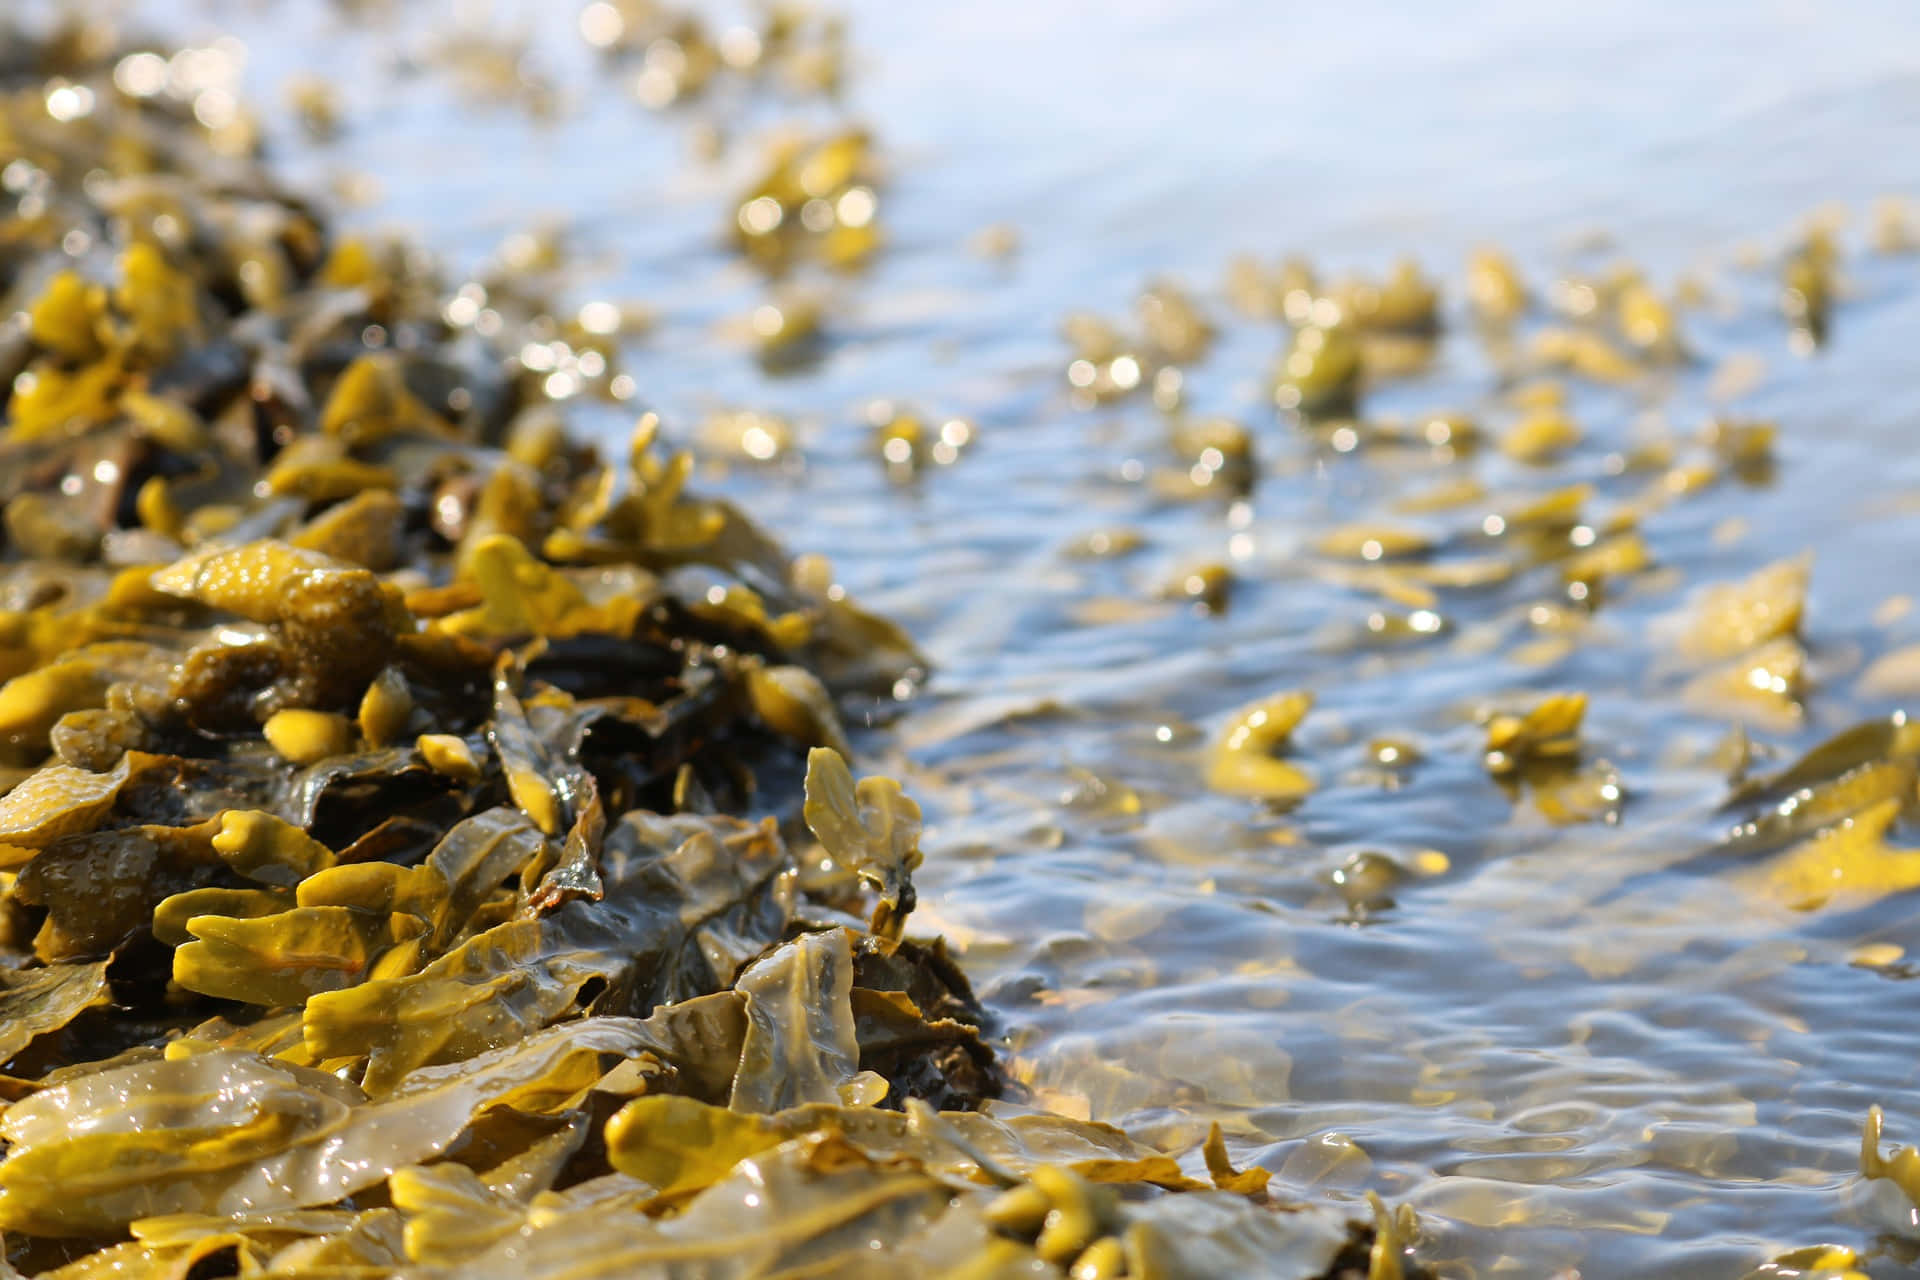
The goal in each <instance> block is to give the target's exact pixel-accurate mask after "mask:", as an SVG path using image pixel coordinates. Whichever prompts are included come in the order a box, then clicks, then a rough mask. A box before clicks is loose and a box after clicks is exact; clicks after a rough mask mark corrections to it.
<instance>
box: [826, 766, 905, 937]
mask: <svg viewBox="0 0 1920 1280" xmlns="http://www.w3.org/2000/svg"><path fill="white" fill-rule="evenodd" d="M802 814H803V815H804V816H805V818H806V822H807V828H808V829H809V830H810V831H812V832H813V834H814V838H815V839H817V840H819V841H820V844H821V847H822V848H824V849H825V850H826V851H827V853H828V855H829V856H831V857H832V858H834V859H835V860H836V861H838V862H839V863H841V864H842V865H843V866H847V867H850V868H851V869H853V870H854V871H856V872H858V873H859V874H860V876H861V877H862V878H864V879H866V880H868V881H869V882H871V883H872V884H873V885H874V886H875V887H876V888H877V889H879V891H880V897H881V901H882V902H883V903H885V904H886V906H887V907H888V908H889V909H890V913H891V916H892V919H893V920H894V921H895V922H896V923H897V922H898V921H899V920H901V919H903V918H904V917H905V916H906V915H907V913H909V912H911V911H912V910H913V905H914V892H913V878H912V877H913V871H914V869H915V868H917V867H918V866H919V865H920V806H919V805H918V804H915V803H914V801H913V800H912V798H911V797H909V796H908V795H906V793H905V792H903V791H902V790H901V789H900V784H899V783H897V782H895V781H894V780H893V779H891V778H881V777H871V778H862V779H861V780H860V781H859V782H858V783H857V784H856V783H855V782H854V780H853V773H852V771H851V770H849V769H848V768H847V762H846V761H845V760H844V759H842V758H841V756H840V753H839V752H837V751H835V750H833V749H832V748H831V747H815V748H813V749H812V750H811V751H809V752H808V753H807V779H806V803H805V806H804V808H803V809H802Z"/></svg>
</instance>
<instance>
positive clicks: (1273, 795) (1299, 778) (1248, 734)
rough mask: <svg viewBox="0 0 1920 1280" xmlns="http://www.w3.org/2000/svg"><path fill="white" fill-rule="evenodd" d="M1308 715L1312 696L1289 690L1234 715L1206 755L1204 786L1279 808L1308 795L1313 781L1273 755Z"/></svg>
mask: <svg viewBox="0 0 1920 1280" xmlns="http://www.w3.org/2000/svg"><path fill="white" fill-rule="evenodd" d="M1312 709H1313V695H1312V694H1311V693H1306V692H1303V691H1300V690H1293V691H1289V692H1286V693H1278V694H1274V695H1273V696H1271V697H1267V698H1262V699H1260V700H1259V701H1258V702H1253V703H1249V704H1248V705H1247V706H1244V707H1242V708H1240V709H1239V710H1238V711H1236V712H1234V713H1233V717H1232V718H1231V719H1230V720H1228V722H1227V726H1226V728H1225V729H1224V730H1222V732H1221V734H1220V737H1219V739H1218V740H1217V741H1216V742H1215V743H1214V745H1213V747H1212V748H1211V749H1210V750H1209V753H1208V758H1207V785H1208V786H1209V787H1211V788H1212V789H1213V790H1215V791H1218V792H1221V793H1222V794H1225V795H1234V796H1250V797H1253V798H1256V799H1261V800H1273V801H1282V802H1285V801H1297V800H1301V799H1304V798H1305V797H1306V796H1307V795H1309V794H1311V793H1312V791H1313V788H1314V780H1313V775H1312V774H1310V773H1308V772H1307V771H1306V770H1305V769H1303V768H1301V767H1300V766H1299V765H1296V764H1294V763H1292V762H1291V761H1288V760H1283V759H1281V758H1279V756H1278V755H1277V754H1276V753H1277V752H1278V751H1280V750H1281V749H1282V748H1284V747H1285V745H1286V743H1287V740H1288V739H1289V738H1290V737H1291V736H1292V734H1293V731H1294V729H1295V728H1296V727H1297V726H1298V725H1299V723H1300V722H1301V721H1302V720H1304V719H1305V718H1306V715H1307V712H1308V711H1310V710H1312Z"/></svg>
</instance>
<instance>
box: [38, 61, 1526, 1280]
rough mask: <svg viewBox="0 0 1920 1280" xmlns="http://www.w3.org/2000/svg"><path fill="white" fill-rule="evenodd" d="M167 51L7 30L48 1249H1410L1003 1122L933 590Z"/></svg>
mask: <svg viewBox="0 0 1920 1280" xmlns="http://www.w3.org/2000/svg"><path fill="white" fill-rule="evenodd" d="M156 66H159V67H161V68H162V69H164V66H165V59H164V57H163V55H162V54H160V53H158V52H156V51H154V50H152V49H147V48H131V47H120V46H117V45H112V44H107V43H103V42H102V40H101V38H100V36H99V35H98V33H97V32H96V31H95V30H94V29H92V28H88V27H85V26H72V27H66V28H62V29H59V30H57V31H55V32H54V33H52V34H51V35H49V36H47V37H45V38H43V39H35V38H30V37H28V36H24V35H19V34H13V35H10V36H9V37H8V39H7V41H6V44H5V53H4V58H3V61H0V89H3V90H4V99H0V155H4V157H5V162H4V170H0V182H3V183H4V186H5V191H6V196H7V203H8V208H7V211H6V213H5V215H4V220H0V288H4V290H5V292H6V295H7V299H8V302H7V306H6V307H5V309H4V310H5V312H6V313H7V314H9V315H11V316H13V317H14V318H13V319H12V320H10V321H8V322H7V324H6V326H5V328H4V329H0V374H3V375H4V376H3V377H0V385H5V386H7V387H8V388H10V390H9V392H8V394H7V398H6V401H5V411H4V425H3V426H0V499H3V500H4V503H5V513H4V527H5V549H6V560H5V564H4V566H0V677H4V679H5V683H4V685H3V686H0V755H3V756H4V767H5V785H6V790H5V794H4V795H3V796H0V948H3V950H0V955H3V956H4V959H5V966H4V968H0V1061H3V1064H4V1070H5V1074H4V1076H0V1096H4V1098H5V1100H6V1104H7V1105H6V1109H5V1111H4V1112H3V1113H0V1139H3V1140H4V1142H5V1150H4V1155H0V1231H4V1233H5V1244H6V1253H5V1268H6V1271H7V1273H9V1274H47V1275H52V1276H60V1277H73V1278H76V1280H77V1278H79V1277H94V1276H121V1275H136V1274H137V1275H148V1274H151V1275H171V1276H188V1275H191V1276H195V1277H207V1276H216V1275H230V1274H245V1275H275V1276H306V1275H311V1276H319V1275H341V1274H353V1275H356V1276H380V1275H396V1276H400V1275H404V1276H435V1275H444V1276H456V1275H457V1276H490V1275H498V1276H515V1277H520V1276H539V1277H556V1278H558V1277H570V1276H581V1277H584V1276H592V1275H621V1276H641V1275H661V1276H666V1275H674V1276H691V1275H702V1276H749V1275H752V1276H774V1275H783V1276H800V1275H848V1276H852V1275H869V1274H872V1275H881V1274H886V1275H894V1274H901V1273H902V1272H903V1271H908V1272H911V1273H913V1274H924V1275H948V1276H955V1277H959V1276H967V1277H986V1276H1013V1275H1046V1274H1066V1275H1071V1276H1073V1277H1076V1278H1078V1280H1095V1278H1097V1277H1118V1276H1137V1277H1159V1276H1185V1275H1221V1274H1256V1273H1257V1274H1264V1275H1286V1276H1297V1277H1301V1278H1303V1280H1306V1278H1309V1277H1316V1276H1323V1275H1349V1274H1350V1275H1354V1276H1359V1275H1368V1276H1371V1277H1373V1278H1374V1280H1387V1278H1389V1277H1396V1276H1400V1275H1402V1274H1405V1273H1406V1272H1405V1270H1404V1268H1406V1267H1409V1266H1411V1264H1410V1263H1408V1262H1406V1261H1405V1258H1404V1250H1405V1246H1406V1244H1407V1241H1408V1238H1409V1233H1410V1231H1411V1223H1410V1221H1409V1219H1408V1218H1407V1217H1406V1215H1404V1214H1402V1215H1395V1214H1393V1213H1390V1212H1388V1211H1387V1210H1386V1208H1385V1207H1384V1206H1383V1205H1381V1204H1380V1203H1379V1202H1378V1201H1377V1200H1376V1201H1375V1204H1374V1208H1375V1216H1374V1220H1373V1222H1371V1223H1365V1224H1361V1223H1354V1222H1350V1221H1348V1220H1347V1219H1346V1218H1345V1217H1344V1216H1343V1215H1341V1214H1338V1213H1335V1212H1334V1211H1332V1210H1330V1209H1328V1208H1324V1207H1315V1206H1305V1205H1294V1204H1289V1203H1284V1202H1279V1201H1276V1200H1275V1199H1274V1198H1273V1197H1271V1196H1270V1195H1269V1194H1268V1192H1267V1190H1266V1183H1267V1175H1266V1174H1265V1173H1264V1172H1263V1171H1260V1170H1257V1169H1255V1170H1242V1169H1237V1168H1236V1167H1235V1166H1234V1164H1233V1162H1232V1161H1231V1160H1230V1158H1229V1156H1228V1153H1227V1151H1226V1149H1225V1146H1224V1143H1223V1142H1222V1141H1221V1140H1220V1137H1219V1134H1218V1133H1217V1132H1216V1133H1215V1134H1214V1136H1213V1138H1212V1139H1211V1140H1210V1141H1209V1143H1208V1144H1207V1146H1206V1148H1205V1150H1204V1152H1203V1153H1201V1154H1202V1158H1203V1160H1204V1171H1205V1176H1204V1177H1196V1176H1193V1175H1192V1174H1190V1173H1188V1172H1187V1171H1186V1170H1187V1169H1188V1168H1193V1167H1196V1166H1194V1165H1193V1164H1192V1163H1191V1162H1189V1164H1187V1165H1183V1164H1182V1163H1181V1162H1180V1161H1179V1160H1176V1159H1174V1158H1173V1157H1171V1156H1170V1155H1168V1154H1167V1153H1165V1152H1162V1151H1160V1150H1157V1149H1155V1148H1152V1147H1150V1146H1147V1145H1145V1144H1143V1143H1141V1142H1138V1141H1136V1140H1134V1139H1131V1138H1129V1137H1128V1136H1127V1135H1126V1134H1124V1133H1122V1132H1120V1131H1119V1130H1116V1129H1113V1128H1111V1127H1108V1126H1105V1125H1101V1124H1097V1123H1091V1122H1087V1121H1082V1120H1075V1119H1070V1118H1067V1117H1065V1116H1058V1115H1050V1114H1046V1113H1044V1112H1040V1111H1034V1110H1028V1109H1021V1108H1018V1107H1003V1108H1000V1109H994V1108H992V1107H988V1108H987V1110H986V1111H984V1112H983V1110H982V1106H983V1104H986V1103H988V1101H989V1100H990V1099H993V1098H995V1097H996V1096H998V1095H1000V1094H1002V1093H1003V1092H1005V1091H1006V1090H1007V1082H1006V1080H1005V1079H1004V1077H1003V1073H1002V1071H1001V1070H1000V1068H999V1066H998V1064H997V1062H996V1056H995V1052H994V1050H993V1048H992V1042H991V1036H990V1035H988V1034H986V1026H985V1023H986V1015H985V1014H984V1012H983V1010H982V1008H981V1005H980V1003H979V1002H978V1001H977V1000H976V999H975V997H974V995H973V993H972V991H971V990H970V988H969V986H968V983H967V981H966V979H965V977H964V976H963V975H962V974H961V972H960V971H959V969H958V967H957V966H956V965H955V963H954V962H953V960H952V959H951V958H950V957H949V955H948V954H947V951H946V949H945V948H944V946H943V945H942V943H941V942H940V941H939V940H938V939H937V938H922V937H919V936H916V935H915V934H914V933H913V932H912V931H911V923H912V917H911V913H912V912H913V909H914V906H915V895H914V888H913V881H912V874H913V872H914V870H915V868H916V867H917V866H918V864H919V860H920V851H919V847H918V836H919V830H920V821H921V820H920V813H919V810H918V808H917V807H916V806H915V804H914V802H913V801H912V800H911V799H910V798H909V797H907V796H906V795H905V794H904V793H903V792H902V790H901V788H900V787H899V786H898V785H897V784H896V783H894V782H892V781H891V780H888V779H885V778H879V777H866V778H861V779H858V780H857V781H856V779H855V777H854V774H853V772H852V771H851V770H850V769H849V766H848V764H847V762H846V759H845V754H846V752H847V743H846V737H845V734H844V732H843V729H842V727H841V716H842V713H843V711H844V709H845V708H847V707H848V706H849V705H858V704H861V703H863V702H872V701H874V700H885V699H890V698H892V697H894V696H896V693H897V692H898V691H900V690H903V689H905V690H910V689H911V688H912V687H913V686H914V684H915V683H916V682H917V681H918V680H919V679H920V678H921V676H922V675H923V674H924V663H923V660H922V659H921V657H920V656H919V654H918V653H917V652H916V650H915V648H914V646H913V645H912V643H911V642H910V641H909V640H908V638H907V637H906V635H905V634H904V633H903V632H902V631H901V630H900V629H899V628H898V627H896V626H894V625H892V624H891V623H889V622H887V621H885V620H883V619H882V618H880V617H877V616H875V615H874V614H871V613H869V612H866V611H864V610H862V609H861V608H860V607H859V606H858V605H857V604H855V603H854V602H853V601H852V600H851V599H850V598H848V596H847V594H846V592H845V591H844V590H843V589H842V588H841V587H840V586H839V585H837V583H836V581H835V579H834V576H833V573H832V570H831V568H830V567H829V566H828V565H826V564H825V563H823V562H822V561H820V560H819V559H818V558H816V557H806V556H799V557H793V556H789V555H788V554H787V553H786V552H784V551H783V550H782V549H781V548H780V546H779V545H778V544H777V543H776V542H775V541H774V540H773V539H772V538H771V537H769V536H768V535H767V534H766V533H764V532H762V531H761V530H760V529H759V528H758V527H757V526H756V525H755V524H754V523H753V522H752V521H751V520H749V519H748V518H747V517H746V516H745V515H744V514H742V513H741V512H740V511H739V510H738V509H736V508H735V507H734V506H732V505H730V504H728V503H725V502H722V501H718V500H713V499H708V498H703V497H700V496H698V495H697V494H694V493H691V492H689V491H688V489H687V487H686V481H687V479H688V474H689V469H690V464H689V460H688V459H687V457H686V456H684V455H681V454H676V453H674V452H672V451H670V450H668V449H666V448H665V447H664V446H663V445H662V443H661V442H660V440H659V439H658V431H657V426H658V424H657V422H655V420H653V419H652V418H651V416H643V417H642V418H641V419H640V421H639V424H638V426H637V427H636V429H635V431H634V433H633V436H632V439H631V441H630V443H629V446H628V448H627V451H626V454H625V456H623V457H618V458H612V459H609V458H606V457H603V456H602V454H601V453H600V452H599V451H597V450H595V449H593V448H591V447H588V446H587V445H585V444H583V443H581V442H580V441H579V440H578V439H577V438H575V436H573V435H572V434H570V433H569V431H568V430H567V427H566V424H565V422H564V420H563V418H562V416H561V415H560V413H559V412H558V411H557V410H556V408H555V407H554V405H553V404H552V403H551V402H550V401H549V400H548V399H547V398H546V397H544V396H542V395H539V394H535V390H536V388H535V386H534V382H535V380H536V379H537V378H538V377H539V374H538V373H537V371H531V370H528V369H526V368H524V367H522V366H520V365H518V364H515V363H513V362H511V361H509V360H507V359H506V358H504V357H503V356H502V355H501V353H500V349H499V347H498V346H497V345H496V344H492V343H489V342H488V341H486V340H484V339H483V338H481V337H479V336H478V335H475V334H473V333H471V332H456V331H454V330H453V329H452V327H450V326H449V325H448V324H447V322H446V321H445V319H444V316H443V305H444V298H443V297H442V284H441V282H440V281H439V280H437V279H436V278H435V277H434V275H433V274H432V271H431V269H430V268H427V267H425V266H423V265H421V263H420V262H419V260H418V259H417V257H416V256H414V255H410V254H409V253H407V252H406V250H405V249H404V248H401V247H395V246H383V245H377V244H373V243H369V242H365V241H361V240H357V239H353V238H348V237H342V236H339V235H337V234H335V233H334V232H333V231H332V230H331V229H330V227H329V225H328V223H327V221H326V220H325V219H324V218H323V217H322V216H321V215H320V214H319V213H318V212H317V211H316V210H315V209H314V208H312V207H310V206H309V205H308V204H306V203H305V202H303V201H302V200H300V199H298V198H296V197H293V196H291V195H289V194H288V193H287V192H285V191H284V190H282V189H281V188H280V187H279V186H278V185H276V183H275V182H274V181H273V179H272V178H271V177H270V176H269V175H268V174H267V173H266V172H264V171H263V169H262V168H261V166H260V163H259V160H258V156H257V154H256V148H255V146H254V144H253V140H252V139H249V138H246V137H244V136H236V135H235V131H234V130H233V129H232V128H231V127H230V125H231V122H230V121H228V120H224V119H210V118H207V117H209V113H206V112H202V113H199V114H196V113H195V112H194V111H193V110H192V108H191V106H190V105H189V104H186V103H183V102H182V101H179V100H177V99H176V98H173V97H170V96H169V95H167V94H165V93H161V92H159V91H158V82H156V81H155V80H154V79H153V76H152V75H151V74H150V73H152V72H153V71H154V69H155V67H156ZM572 336H573V337H574V338H575V339H577V342H576V349H579V350H588V349H591V348H592V345H593V337H594V335H593V334H592V333H591V332H582V333H578V334H575V335H572ZM601 367H602V368H604V367H605V361H604V359H603V360H602V361H601ZM1294 718H1296V719H1297V715H1296V716H1295V717H1294ZM1256 728H1257V727H1256ZM1250 732H1253V731H1252V730H1250ZM1530 732H1531V731H1530V730H1529V729H1528V728H1527V727H1525V726H1522V727H1521V728H1520V729H1518V730H1516V733H1515V734H1514V735H1510V737H1511V741H1516V742H1517V741H1522V740H1526V741H1535V740H1536V739H1537V741H1536V745H1535V748H1534V749H1535V751H1536V752H1539V751H1550V750H1551V749H1552V743H1553V741H1554V739H1553V738H1552V737H1550V736H1547V737H1541V736H1540V735H1539V734H1535V735H1534V737H1533V738H1529V737H1528V734H1529V733H1530ZM1256 736H1257V735H1256ZM1257 772H1258V771H1257V770H1250V769H1248V768H1245V767H1240V768H1234V769H1230V770H1229V771H1228V773H1229V775H1230V777H1232V778H1233V779H1236V780H1238V781H1239V783H1240V784H1241V785H1247V784H1248V782H1247V780H1249V779H1255V775H1256V774H1257ZM1255 780H1256V781H1257V779H1255ZM796 818H798V819H799V820H800V821H803V822H804V825H805V828H806V829H807V830H808V831H810V832H811V834H812V842H810V843H809V844H808V846H807V847H809V848H811V847H812V843H817V847H818V856H817V857H814V856H810V857H808V858H807V859H805V860H804V861H803V860H802V859H801V858H799V857H798V856H796V847H797V845H796V841H799V840H804V839H805V837H804V835H803V834H802V833H801V832H800V831H799V826H798V823H796V822H795V819H796Z"/></svg>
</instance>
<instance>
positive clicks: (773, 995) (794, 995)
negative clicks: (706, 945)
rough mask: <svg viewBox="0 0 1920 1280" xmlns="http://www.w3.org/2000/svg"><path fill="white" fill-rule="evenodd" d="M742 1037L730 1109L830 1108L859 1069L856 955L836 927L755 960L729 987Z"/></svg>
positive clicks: (758, 1111)
mask: <svg viewBox="0 0 1920 1280" xmlns="http://www.w3.org/2000/svg"><path fill="white" fill-rule="evenodd" d="M734 990H736V991H738V992H739V993H740V994H741V995H742V996H744V997H745V998H746V1012H747V1036H746V1042H745V1043H744V1044H743V1045H742V1046H741V1049H740V1069H739V1074H738V1075H737V1076H736V1077H735V1078H734V1082H733V1096H732V1098H731V1099H730V1100H729V1101H728V1105H729V1106H730V1107H732V1108H733V1109H734V1110H735V1111H746V1112H754V1113H760V1114H765V1113H767V1112H772V1111H784V1110H786V1109H787V1108H789V1107H795V1106H799V1105H801V1104H803V1103H808V1102H825V1103H835V1102H839V1101H840V1100H841V1092H840V1091H841V1088H842V1086H844V1085H845V1084H846V1083H847V1082H848V1081H850V1080H851V1079H852V1078H853V1076H854V1074H855V1073H856V1072H857V1071H858V1070H859V1069H860V1043H859V1036H858V1034H857V1032H856V1030H855V1027H854V1021H853V1006H852V1003H851V996H852V991H853V953H852V950H851V949H850V948H849V946H848V944H847V935H846V933H845V932H844V931H842V930H839V929H832V930H828V931H827V932H825V933H809V934H805V935H803V936H802V937H800V938H798V939H796V940H795V941H793V942H789V943H787V944H786V945H785V946H783V947H781V948H779V949H778V950H776V951H774V952H773V953H772V954H771V955H769V956H767V957H766V958H765V959H763V960H759V961H756V962H755V963H754V964H753V965H752V966H751V967H750V968H748V969H747V971H746V972H744V973H742V974H741V975H740V977H739V978H738V979H737V980H736V981H735V983H734Z"/></svg>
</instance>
